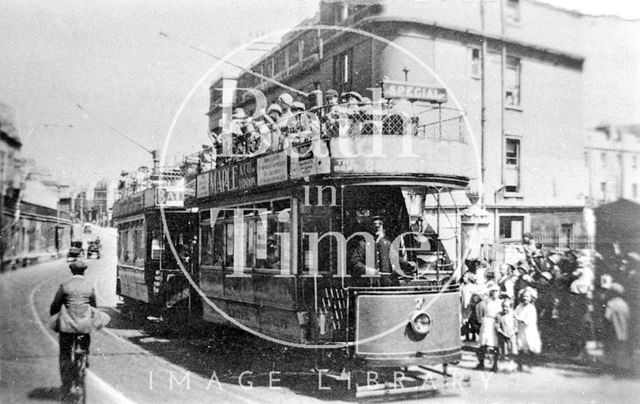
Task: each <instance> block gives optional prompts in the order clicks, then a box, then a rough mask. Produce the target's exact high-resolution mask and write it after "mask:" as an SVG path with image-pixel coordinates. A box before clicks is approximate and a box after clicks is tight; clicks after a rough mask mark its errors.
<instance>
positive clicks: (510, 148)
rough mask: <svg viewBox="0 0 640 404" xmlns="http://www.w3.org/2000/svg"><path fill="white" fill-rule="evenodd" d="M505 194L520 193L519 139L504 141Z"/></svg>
mask: <svg viewBox="0 0 640 404" xmlns="http://www.w3.org/2000/svg"><path fill="white" fill-rule="evenodd" d="M504 164H505V167H504V185H505V192H520V139H515V138H506V139H505V160H504Z"/></svg>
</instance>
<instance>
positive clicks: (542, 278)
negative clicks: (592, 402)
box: [461, 233, 640, 373]
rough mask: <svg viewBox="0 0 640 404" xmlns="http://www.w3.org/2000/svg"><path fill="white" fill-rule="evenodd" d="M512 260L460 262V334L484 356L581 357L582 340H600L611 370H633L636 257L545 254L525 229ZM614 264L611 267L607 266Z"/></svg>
mask: <svg viewBox="0 0 640 404" xmlns="http://www.w3.org/2000/svg"><path fill="white" fill-rule="evenodd" d="M519 252H520V253H521V258H520V259H519V260H518V261H517V262H516V263H513V264H512V263H506V262H505V263H502V264H500V265H499V266H498V268H497V271H494V270H492V269H491V268H490V266H489V264H488V263H487V262H485V261H483V260H479V259H473V260H468V261H466V266H467V268H468V269H467V271H466V272H465V273H464V274H463V277H462V285H461V290H462V309H463V324H462V334H463V335H464V336H465V339H466V340H468V341H476V342H478V343H479V345H480V346H479V348H478V350H477V356H478V368H479V369H483V368H484V367H485V358H486V357H487V356H489V357H490V358H493V366H492V370H493V371H497V370H498V363H499V361H500V362H505V363H509V364H513V362H514V360H515V362H517V369H519V370H521V369H523V368H524V367H525V366H531V363H532V362H534V361H535V358H536V355H537V354H539V353H541V352H546V353H556V354H561V355H564V356H567V355H568V356H569V357H572V358H575V359H578V358H585V357H586V345H587V341H601V342H602V343H603V345H604V351H605V355H606V357H607V359H608V360H609V363H610V364H611V367H612V370H613V371H614V372H615V373H629V372H631V371H632V366H631V365H632V364H631V362H630V361H631V358H632V357H633V349H634V347H637V345H638V334H639V332H638V331H640V330H638V328H639V327H638V326H637V324H638V323H639V321H638V311H639V309H640V307H639V300H638V296H639V291H640V273H639V271H640V266H639V264H640V256H638V254H636V253H629V254H627V255H626V256H620V257H618V260H617V261H613V260H610V259H609V260H605V259H602V257H600V256H599V254H597V253H593V252H590V251H588V250H585V251H582V252H581V251H571V250H567V251H564V252H557V251H550V250H546V251H543V250H541V249H540V248H539V246H536V244H535V241H534V238H533V236H532V235H531V234H529V233H527V234H525V235H524V236H523V241H522V244H521V245H520V246H519ZM608 262H615V263H616V264H615V265H612V264H607V263H608Z"/></svg>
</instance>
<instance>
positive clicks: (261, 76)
mask: <svg viewBox="0 0 640 404" xmlns="http://www.w3.org/2000/svg"><path fill="white" fill-rule="evenodd" d="M160 36H162V37H165V38H167V39H169V40H171V41H174V42H177V43H179V44H181V45H184V46H186V47H188V48H191V49H193V50H195V51H196V52H200V53H202V54H204V55H207V56H209V57H212V58H214V59H216V60H219V61H221V62H223V63H226V64H228V65H230V66H233V67H235V68H237V69H240V70H242V71H243V72H245V73H248V74H250V75H252V76H254V77H258V78H260V79H262V80H265V81H268V82H270V83H272V84H275V85H277V86H279V87H282V88H285V89H287V90H289V91H293V92H295V93H297V94H300V95H303V96H304V97H308V96H309V93H306V92H304V91H302V90H298V89H296V88H293V87H290V86H288V85H286V84H284V83H282V82H280V81H278V80H275V79H272V78H271V77H267V76H265V75H264V74H261V73H258V72H254V71H253V70H251V69H247V68H246V67H244V66H241V65H239V64H237V63H233V62H231V61H229V60H227V59H225V58H222V57H220V56H217V55H214V54H213V53H211V52H209V51H207V50H205V49H202V48H199V47H197V46H193V45H191V44H190V43H187V42H185V41H182V40H180V39H177V38H173V37H171V36H169V34H167V33H166V32H163V31H160Z"/></svg>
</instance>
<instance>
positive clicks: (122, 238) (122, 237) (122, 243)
mask: <svg viewBox="0 0 640 404" xmlns="http://www.w3.org/2000/svg"><path fill="white" fill-rule="evenodd" d="M126 240H127V234H126V232H125V231H124V230H120V231H119V232H118V261H119V262H125V261H126V260H125V252H126V251H127V244H126Z"/></svg>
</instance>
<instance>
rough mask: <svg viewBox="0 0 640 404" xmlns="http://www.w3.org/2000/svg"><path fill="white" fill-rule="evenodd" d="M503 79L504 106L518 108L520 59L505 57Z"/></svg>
mask: <svg viewBox="0 0 640 404" xmlns="http://www.w3.org/2000/svg"><path fill="white" fill-rule="evenodd" d="M504 79H505V80H504V89H505V91H504V102H505V105H506V106H508V107H518V106H520V59H518V58H515V57H512V56H507V61H506V65H505V78H504Z"/></svg>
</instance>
